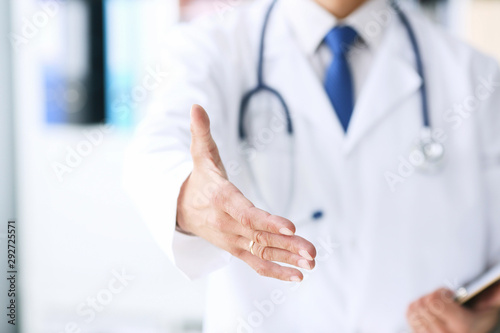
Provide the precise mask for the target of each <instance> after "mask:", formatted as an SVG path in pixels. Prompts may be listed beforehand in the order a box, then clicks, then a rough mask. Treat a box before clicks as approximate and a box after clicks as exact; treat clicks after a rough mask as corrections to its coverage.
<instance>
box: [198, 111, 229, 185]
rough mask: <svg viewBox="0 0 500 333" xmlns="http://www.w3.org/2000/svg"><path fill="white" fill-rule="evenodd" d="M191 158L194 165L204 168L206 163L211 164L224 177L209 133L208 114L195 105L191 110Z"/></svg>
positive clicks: (217, 153)
mask: <svg viewBox="0 0 500 333" xmlns="http://www.w3.org/2000/svg"><path fill="white" fill-rule="evenodd" d="M191 156H192V157H193V162H194V164H195V165H204V166H205V165H207V162H211V163H212V165H214V166H215V167H216V168H217V169H218V170H219V171H222V172H223V175H224V176H226V172H225V170H224V166H223V165H222V161H221V158H220V155H219V150H218V148H217V145H216V144H215V141H214V139H213V138H212V134H211V132H210V119H209V117H208V114H207V112H206V111H205V109H203V108H202V107H201V106H200V105H197V104H195V105H193V106H192V108H191ZM225 178H227V176H226V177H225Z"/></svg>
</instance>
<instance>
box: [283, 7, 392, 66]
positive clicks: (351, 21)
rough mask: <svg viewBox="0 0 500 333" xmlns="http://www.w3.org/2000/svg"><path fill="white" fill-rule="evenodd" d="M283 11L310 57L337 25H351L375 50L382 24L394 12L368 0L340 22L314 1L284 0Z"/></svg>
mask: <svg viewBox="0 0 500 333" xmlns="http://www.w3.org/2000/svg"><path fill="white" fill-rule="evenodd" d="M283 8H284V10H285V15H286V18H287V21H288V23H289V25H290V27H291V29H292V33H293V35H294V37H295V38H296V40H297V42H298V43H299V46H300V48H301V49H302V51H303V52H304V53H305V54H306V55H308V56H312V55H313V54H314V53H315V52H316V50H317V49H318V47H319V46H320V45H321V43H322V42H323V40H324V38H325V36H326V35H327V33H328V32H329V31H330V30H331V29H332V28H334V27H335V26H338V25H348V26H351V27H352V28H354V29H355V30H356V31H357V32H358V35H359V36H360V37H361V40H362V41H363V43H364V45H366V46H368V47H369V48H370V49H372V50H376V49H377V48H378V46H379V45H380V42H381V40H382V35H383V30H384V29H385V26H384V25H383V24H380V22H381V20H384V19H385V18H386V17H387V16H388V15H389V13H390V11H391V9H390V6H389V4H388V2H387V0H368V1H367V2H366V3H364V4H363V5H361V6H360V7H359V8H358V9H357V10H356V11H354V12H353V13H352V14H351V15H349V16H348V17H346V18H345V19H343V20H338V19H337V18H336V17H335V16H333V15H332V14H330V13H329V12H328V11H327V10H325V9H324V8H323V7H321V6H320V5H319V4H317V3H316V2H315V1H314V0H285V1H283Z"/></svg>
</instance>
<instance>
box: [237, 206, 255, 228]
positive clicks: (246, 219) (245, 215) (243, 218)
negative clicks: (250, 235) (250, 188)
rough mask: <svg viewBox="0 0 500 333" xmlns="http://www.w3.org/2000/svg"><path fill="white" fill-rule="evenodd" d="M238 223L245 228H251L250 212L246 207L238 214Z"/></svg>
mask: <svg viewBox="0 0 500 333" xmlns="http://www.w3.org/2000/svg"><path fill="white" fill-rule="evenodd" d="M239 216H240V223H241V225H242V226H244V227H245V228H250V229H253V225H252V218H251V214H250V212H249V210H248V209H245V210H243V211H242V212H241V213H240V214H239Z"/></svg>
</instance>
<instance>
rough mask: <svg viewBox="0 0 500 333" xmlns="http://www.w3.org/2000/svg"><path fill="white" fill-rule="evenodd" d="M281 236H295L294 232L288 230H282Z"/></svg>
mask: <svg viewBox="0 0 500 333" xmlns="http://www.w3.org/2000/svg"><path fill="white" fill-rule="evenodd" d="M280 234H282V235H287V236H293V231H292V230H290V229H288V228H281V229H280Z"/></svg>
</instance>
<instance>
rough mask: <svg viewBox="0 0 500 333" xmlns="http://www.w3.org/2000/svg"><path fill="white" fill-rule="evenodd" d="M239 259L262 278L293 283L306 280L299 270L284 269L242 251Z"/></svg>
mask: <svg viewBox="0 0 500 333" xmlns="http://www.w3.org/2000/svg"><path fill="white" fill-rule="evenodd" d="M238 258H239V259H241V260H243V261H244V262H246V263H247V264H248V265H249V266H250V267H252V268H253V269H254V270H255V271H256V272H257V273H258V274H259V275H261V276H267V277H270V278H274V279H278V280H282V281H292V282H300V281H302V279H303V278H304V276H303V275H302V273H301V272H300V271H299V270H298V269H295V268H291V267H283V266H280V265H278V264H276V263H274V262H272V261H267V260H263V259H261V258H259V257H257V256H254V255H253V254H251V253H250V252H248V251H242V252H241V253H240V255H239V257H238Z"/></svg>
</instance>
